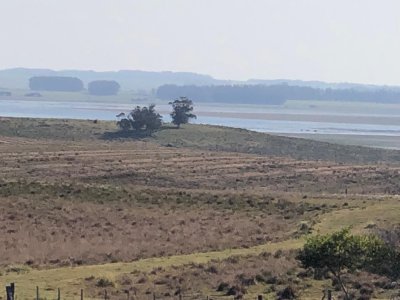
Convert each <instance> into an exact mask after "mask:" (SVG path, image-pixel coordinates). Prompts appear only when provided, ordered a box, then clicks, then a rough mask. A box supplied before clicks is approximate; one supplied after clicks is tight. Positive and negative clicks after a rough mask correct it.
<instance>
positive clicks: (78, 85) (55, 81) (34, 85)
mask: <svg viewBox="0 0 400 300" xmlns="http://www.w3.org/2000/svg"><path fill="white" fill-rule="evenodd" d="M29 88H30V89H31V90H34V91H56V92H80V91H82V90H83V89H84V86H83V82H82V80H80V79H79V78H76V77H61V76H35V77H32V78H30V79H29Z"/></svg>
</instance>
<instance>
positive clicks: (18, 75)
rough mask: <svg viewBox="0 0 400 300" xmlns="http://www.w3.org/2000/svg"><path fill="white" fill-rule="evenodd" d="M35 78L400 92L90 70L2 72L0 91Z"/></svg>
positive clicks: (141, 85) (138, 86)
mask: <svg viewBox="0 0 400 300" xmlns="http://www.w3.org/2000/svg"><path fill="white" fill-rule="evenodd" d="M33 76H71V77H77V78H79V79H81V80H82V81H83V82H84V83H85V85H87V84H88V82H90V81H93V80H115V81H117V82H118V83H119V84H120V85H121V88H122V89H123V90H147V91H148V90H152V89H157V88H158V87H160V86H162V85H165V84H174V85H179V86H180V85H199V86H203V85H231V84H247V85H257V84H259V85H277V84H287V85H290V86H301V87H303V86H304V87H313V88H320V89H327V88H331V89H355V90H360V91H366V90H381V89H390V90H397V91H400V87H399V86H382V85H370V84H358V83H346V82H344V83H327V82H323V81H304V80H291V79H272V80H267V79H249V80H247V81H237V80H220V79H215V78H213V77H212V76H210V75H204V74H198V73H193V72H172V71H161V72H152V71H140V70H120V71H106V72H97V71H90V70H59V71H55V70H51V69H30V68H13V69H5V70H0V87H2V88H3V89H7V88H9V89H28V81H29V78H31V77H33Z"/></svg>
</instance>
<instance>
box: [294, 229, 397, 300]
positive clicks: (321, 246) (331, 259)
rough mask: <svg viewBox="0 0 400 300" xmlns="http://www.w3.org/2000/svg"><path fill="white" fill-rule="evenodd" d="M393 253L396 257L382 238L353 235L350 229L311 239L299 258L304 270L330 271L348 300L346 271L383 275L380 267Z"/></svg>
mask: <svg viewBox="0 0 400 300" xmlns="http://www.w3.org/2000/svg"><path fill="white" fill-rule="evenodd" d="M390 253H393V255H394V252H393V251H392V249H390V247H388V246H387V245H386V244H385V243H384V242H383V241H382V240H381V239H380V238H378V237H376V236H374V235H352V234H351V233H350V230H349V228H347V229H343V230H341V231H338V232H335V233H332V234H326V235H316V236H312V237H310V238H309V239H308V240H307V241H306V243H305V245H304V247H303V249H302V250H301V251H300V253H299V255H298V259H299V260H300V261H301V263H302V265H303V266H304V267H305V268H313V269H327V270H329V271H330V272H331V273H332V275H333V276H334V277H335V278H336V279H337V280H338V282H339V284H340V286H341V288H342V290H343V292H344V293H345V295H346V297H347V299H348V292H347V289H346V287H345V284H344V282H343V280H342V275H343V272H344V271H349V272H353V271H355V270H357V269H359V270H360V269H361V270H362V269H363V270H368V271H373V272H379V273H384V272H383V271H384V270H383V269H381V272H380V271H379V269H378V268H377V267H378V266H379V265H381V264H382V263H384V262H385V260H387V259H388V258H389V256H388V254H390ZM385 272H386V271H385ZM383 275H388V274H383Z"/></svg>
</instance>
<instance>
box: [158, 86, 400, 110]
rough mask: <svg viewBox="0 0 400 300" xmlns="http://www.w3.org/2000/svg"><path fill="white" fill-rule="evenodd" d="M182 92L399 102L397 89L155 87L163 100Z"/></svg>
mask: <svg viewBox="0 0 400 300" xmlns="http://www.w3.org/2000/svg"><path fill="white" fill-rule="evenodd" d="M180 95H186V96H187V97H189V98H190V99H192V100H193V101H196V102H198V101H201V102H222V103H243V104H269V105H281V104H283V103H285V102H286V101H287V100H323V101H325V100H326V101H344V102H345V101H360V102H377V103H379V102H382V103H399V102H400V91H399V90H394V89H389V88H381V89H364V90H358V89H353V88H347V89H345V88H343V89H332V88H326V89H321V88H313V87H307V86H293V85H288V84H273V85H262V84H254V85H252V84H242V85H210V86H194V85H183V86H177V85H171V84H169V85H163V86H160V87H159V88H158V89H157V97H158V98H160V99H163V100H168V99H175V98H177V97H179V96H180Z"/></svg>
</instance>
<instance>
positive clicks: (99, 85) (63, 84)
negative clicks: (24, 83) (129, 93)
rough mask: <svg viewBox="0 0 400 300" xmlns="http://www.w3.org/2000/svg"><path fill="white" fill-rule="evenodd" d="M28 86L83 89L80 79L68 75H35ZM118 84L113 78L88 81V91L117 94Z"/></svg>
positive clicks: (58, 89)
mask: <svg viewBox="0 0 400 300" xmlns="http://www.w3.org/2000/svg"><path fill="white" fill-rule="evenodd" d="M29 88H30V89H31V90H34V91H56V92H80V91H82V90H84V84H83V82H82V80H80V79H79V78H76V77H68V76H35V77H32V78H30V79H29ZM119 89H120V85H119V83H118V82H116V81H114V80H95V81H92V82H89V84H88V92H89V94H91V95H96V96H109V95H116V94H118V92H119Z"/></svg>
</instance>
